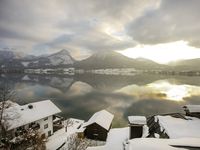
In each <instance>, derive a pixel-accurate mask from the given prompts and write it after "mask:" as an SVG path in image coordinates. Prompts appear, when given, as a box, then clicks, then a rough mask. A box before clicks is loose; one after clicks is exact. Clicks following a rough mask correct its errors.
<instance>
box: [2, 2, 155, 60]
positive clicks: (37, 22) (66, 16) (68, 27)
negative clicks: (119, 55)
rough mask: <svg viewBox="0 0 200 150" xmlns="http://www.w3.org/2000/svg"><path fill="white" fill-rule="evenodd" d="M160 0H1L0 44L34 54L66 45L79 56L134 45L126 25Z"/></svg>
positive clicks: (47, 51) (53, 50)
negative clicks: (126, 31)
mask: <svg viewBox="0 0 200 150" xmlns="http://www.w3.org/2000/svg"><path fill="white" fill-rule="evenodd" d="M157 1H158V0H151V1H149V0H142V1H136V0H126V1H121V0H102V1H93V0H85V1H82V0H77V1H73V0H68V1H65V0H60V1H56V0H47V1H40V0H35V1H31V0H23V1H21V2H19V1H15V0H1V1H0V44H1V45H0V47H5V46H7V47H25V49H20V51H23V52H32V53H33V54H41V53H49V52H55V51H58V50H59V49H60V48H62V49H63V48H66V49H69V50H70V52H71V53H72V55H73V54H74V55H76V56H77V57H82V56H83V55H87V54H86V53H90V54H91V53H93V52H96V51H99V50H121V49H125V48H128V47H132V46H134V45H135V42H134V41H133V40H130V39H128V36H127V35H126V33H125V32H124V31H125V29H124V27H125V24H126V23H128V22H130V20H133V19H135V18H137V17H138V16H140V15H141V14H142V12H143V11H144V10H145V9H146V8H148V7H153V6H154V5H155V2H157ZM108 29H109V30H108ZM110 31H111V32H110ZM127 39H128V40H127Z"/></svg>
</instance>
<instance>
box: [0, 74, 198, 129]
mask: <svg viewBox="0 0 200 150" xmlns="http://www.w3.org/2000/svg"><path fill="white" fill-rule="evenodd" d="M4 83H6V84H8V85H10V87H12V88H13V89H14V90H15V91H16V93H17V94H16V97H17V100H16V101H17V102H18V103H20V104H25V103H30V102H36V101H40V100H45V99H51V100H52V101H53V102H54V103H55V104H56V105H57V106H58V107H59V108H60V109H61V110H62V113H61V114H60V115H62V116H64V117H66V118H69V117H74V118H79V119H84V120H87V119H89V118H90V116H91V115H92V114H93V113H94V112H96V111H99V110H102V109H106V110H108V111H110V112H112V113H113V114H114V115H115V118H114V122H113V126H114V127H122V126H126V125H127V116H128V115H146V116H148V115H152V114H157V113H170V112H182V106H183V105H185V104H200V77H189V76H161V75H147V74H138V75H134V76H111V75H92V74H83V75H74V76H67V75H27V74H2V75H1V77H0V86H2V85H3V84H4ZM44 109H45V108H44Z"/></svg>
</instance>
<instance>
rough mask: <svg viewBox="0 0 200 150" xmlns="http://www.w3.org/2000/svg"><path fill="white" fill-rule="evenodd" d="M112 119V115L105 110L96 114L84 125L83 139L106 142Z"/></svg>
mask: <svg viewBox="0 0 200 150" xmlns="http://www.w3.org/2000/svg"><path fill="white" fill-rule="evenodd" d="M113 117H114V115H113V114H111V113H109V112H108V111H106V110H101V111H99V112H96V113H95V114H94V115H93V116H92V117H91V118H90V119H89V120H88V122H86V123H85V125H84V127H85V131H84V134H85V137H87V138H89V139H93V140H100V141H106V139H107V134H108V132H109V130H110V128H111V125H112V120H113Z"/></svg>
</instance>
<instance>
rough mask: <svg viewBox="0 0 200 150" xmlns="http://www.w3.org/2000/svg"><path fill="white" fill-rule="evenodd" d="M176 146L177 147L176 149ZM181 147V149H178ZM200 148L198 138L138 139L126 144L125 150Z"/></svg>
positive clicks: (199, 139)
mask: <svg viewBox="0 0 200 150" xmlns="http://www.w3.org/2000/svg"><path fill="white" fill-rule="evenodd" d="M176 146H177V147H176ZM179 146H181V147H182V148H180V147H179ZM184 146H185V147H187V146H189V147H200V138H180V139H156V138H138V139H133V140H130V141H129V142H128V145H127V149H126V150H182V149H184V150H185V149H187V148H183V147H184Z"/></svg>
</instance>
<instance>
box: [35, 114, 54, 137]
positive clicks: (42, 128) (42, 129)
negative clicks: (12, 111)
mask: <svg viewBox="0 0 200 150" xmlns="http://www.w3.org/2000/svg"><path fill="white" fill-rule="evenodd" d="M36 122H37V123H38V124H39V125H40V129H39V132H41V133H42V134H43V133H45V135H46V137H48V136H49V133H48V132H50V134H51V135H52V134H53V116H49V117H47V119H46V118H43V119H40V120H38V121H36ZM47 124H48V127H47V128H45V126H46V125H47Z"/></svg>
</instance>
